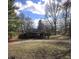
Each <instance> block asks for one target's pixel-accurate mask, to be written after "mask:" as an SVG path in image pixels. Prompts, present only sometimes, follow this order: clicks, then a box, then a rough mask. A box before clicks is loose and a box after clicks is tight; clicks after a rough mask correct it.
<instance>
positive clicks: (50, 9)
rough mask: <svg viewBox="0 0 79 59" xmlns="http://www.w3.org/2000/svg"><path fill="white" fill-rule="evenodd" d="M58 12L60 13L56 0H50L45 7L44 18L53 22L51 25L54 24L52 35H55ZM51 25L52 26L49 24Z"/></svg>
mask: <svg viewBox="0 0 79 59" xmlns="http://www.w3.org/2000/svg"><path fill="white" fill-rule="evenodd" d="M59 11H60V7H59V3H56V0H53V2H52V0H50V1H49V5H47V8H46V16H47V17H48V18H49V17H51V18H52V20H53V24H54V27H53V26H52V27H53V29H54V34H55V35H56V28H57V25H56V23H57V18H58V14H59ZM51 25H52V24H51Z"/></svg>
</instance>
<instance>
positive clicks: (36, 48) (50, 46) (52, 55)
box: [8, 42, 70, 59]
mask: <svg viewBox="0 0 79 59" xmlns="http://www.w3.org/2000/svg"><path fill="white" fill-rule="evenodd" d="M8 54H9V58H11V57H15V59H70V44H69V43H48V42H31V43H21V44H9V53H8Z"/></svg>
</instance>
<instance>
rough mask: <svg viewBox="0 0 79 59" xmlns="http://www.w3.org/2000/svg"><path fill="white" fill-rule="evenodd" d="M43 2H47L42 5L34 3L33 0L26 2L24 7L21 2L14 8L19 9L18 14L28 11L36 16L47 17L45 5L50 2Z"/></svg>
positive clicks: (45, 0) (16, 3)
mask: <svg viewBox="0 0 79 59" xmlns="http://www.w3.org/2000/svg"><path fill="white" fill-rule="evenodd" d="M43 1H44V2H45V3H44V4H41V2H38V3H34V2H32V1H31V0H29V1H26V4H25V5H23V4H22V3H21V2H15V4H14V6H15V7H17V8H18V9H17V12H18V11H22V10H25V9H26V10H29V11H31V12H32V13H35V14H40V15H45V5H46V3H47V1H48V0H43ZM17 12H16V11H15V13H17Z"/></svg>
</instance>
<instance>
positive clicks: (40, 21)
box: [38, 20, 44, 32]
mask: <svg viewBox="0 0 79 59" xmlns="http://www.w3.org/2000/svg"><path fill="white" fill-rule="evenodd" d="M43 28H44V24H43V23H42V20H39V22H38V30H39V31H40V32H41V31H43Z"/></svg>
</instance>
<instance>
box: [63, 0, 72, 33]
mask: <svg viewBox="0 0 79 59" xmlns="http://www.w3.org/2000/svg"><path fill="white" fill-rule="evenodd" d="M70 7H71V1H70V0H67V1H66V2H65V3H64V4H63V9H64V10H65V17H64V19H65V34H66V33H67V25H68V24H67V19H68V17H70V16H69V14H70V13H69V12H68V11H69V10H70ZM70 27H71V25H70Z"/></svg>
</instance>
